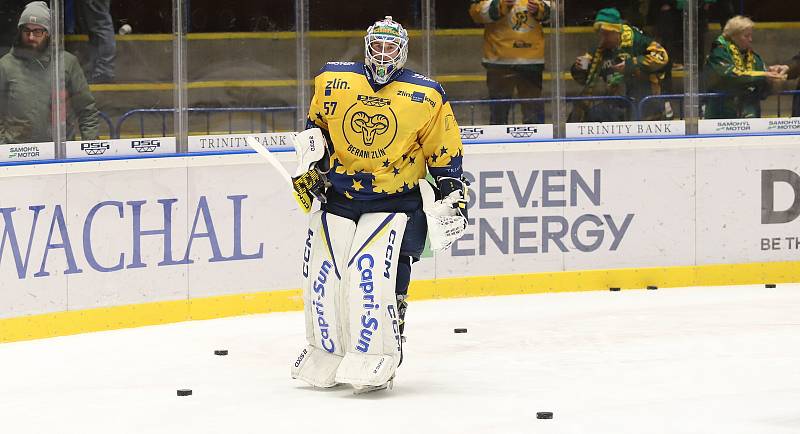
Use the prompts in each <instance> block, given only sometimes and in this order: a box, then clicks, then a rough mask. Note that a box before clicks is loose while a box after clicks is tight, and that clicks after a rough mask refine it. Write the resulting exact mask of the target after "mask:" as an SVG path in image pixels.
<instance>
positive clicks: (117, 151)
mask: <svg viewBox="0 0 800 434" xmlns="http://www.w3.org/2000/svg"><path fill="white" fill-rule="evenodd" d="M66 146H67V158H92V157H122V156H134V155H138V156H147V155H163V154H174V153H175V151H176V148H175V138H174V137H148V138H135V139H113V140H76V141H69V142H67V144H66Z"/></svg>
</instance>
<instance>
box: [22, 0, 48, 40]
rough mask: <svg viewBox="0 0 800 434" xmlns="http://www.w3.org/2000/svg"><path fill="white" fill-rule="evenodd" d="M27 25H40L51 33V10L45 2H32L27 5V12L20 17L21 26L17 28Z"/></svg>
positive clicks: (23, 12)
mask: <svg viewBox="0 0 800 434" xmlns="http://www.w3.org/2000/svg"><path fill="white" fill-rule="evenodd" d="M25 24H38V25H40V26H42V27H44V28H45V30H47V32H48V33H49V32H50V8H49V7H47V3H45V2H30V3H28V4H27V5H25V10H24V11H22V15H20V17H19V24H18V25H17V27H22V26H24V25H25Z"/></svg>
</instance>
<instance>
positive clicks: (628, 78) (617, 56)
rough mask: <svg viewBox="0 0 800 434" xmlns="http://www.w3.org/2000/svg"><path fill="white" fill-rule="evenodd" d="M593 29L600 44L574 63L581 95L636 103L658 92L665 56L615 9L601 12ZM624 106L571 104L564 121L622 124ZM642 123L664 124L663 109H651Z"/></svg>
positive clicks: (588, 102)
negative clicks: (658, 121)
mask: <svg viewBox="0 0 800 434" xmlns="http://www.w3.org/2000/svg"><path fill="white" fill-rule="evenodd" d="M594 28H595V30H596V31H597V35H598V37H599V44H598V46H597V48H595V49H594V50H593V51H591V52H587V53H585V54H584V55H582V56H579V57H578V58H576V59H575V64H574V65H572V69H571V71H570V72H571V74H572V78H573V79H574V80H575V81H577V82H578V83H580V84H582V85H583V90H582V91H581V95H582V96H615V95H616V96H626V97H629V98H633V99H634V101H638V100H640V99H641V98H643V97H645V96H648V95H658V94H660V93H661V82H662V80H663V79H664V75H665V69H666V65H667V63H668V62H669V56H668V55H667V51H666V50H665V49H664V47H662V46H661V45H660V44H659V43H658V42H656V41H654V40H653V39H652V38H650V37H648V36H646V35H645V34H644V33H642V32H641V31H640V30H639V29H637V28H635V27H632V26H629V25H627V24H624V23H623V22H622V17H621V16H620V13H619V11H618V10H616V9H614V8H605V9H601V10H600V11H599V12H598V13H597V17H596V18H595V22H594ZM628 107H629V105H628V104H626V103H624V102H623V101H619V100H603V101H591V100H581V101H578V102H577V103H575V104H574V105H573V109H572V113H570V115H569V118H568V120H567V121H568V122H610V121H623V120H626V111H627V108H628ZM646 109H647V110H646V113H642V118H643V119H644V120H656V119H663V117H664V111H663V110H664V105H663V104H650V105H648V106H647V107H646Z"/></svg>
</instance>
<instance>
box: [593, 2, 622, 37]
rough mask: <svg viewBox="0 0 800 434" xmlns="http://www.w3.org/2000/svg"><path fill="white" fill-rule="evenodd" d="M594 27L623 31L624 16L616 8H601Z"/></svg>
mask: <svg viewBox="0 0 800 434" xmlns="http://www.w3.org/2000/svg"><path fill="white" fill-rule="evenodd" d="M594 28H595V29H603V30H608V31H610V32H617V33H622V16H621V15H620V14H619V11H618V10H617V9H616V8H605V9H600V11H599V12H597V17H595V19H594Z"/></svg>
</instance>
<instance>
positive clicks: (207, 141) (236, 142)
mask: <svg viewBox="0 0 800 434" xmlns="http://www.w3.org/2000/svg"><path fill="white" fill-rule="evenodd" d="M295 134H297V133H293V132H291V133H257V134H216V135H206V136H189V152H219V151H238V150H249V149H250V147H249V146H247V142H246V141H245V138H246V137H253V138H254V139H256V141H258V143H261V144H262V145H263V146H265V147H266V148H267V149H270V150H283V151H289V150H293V149H294V144H293V141H292V137H294V135H295Z"/></svg>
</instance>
